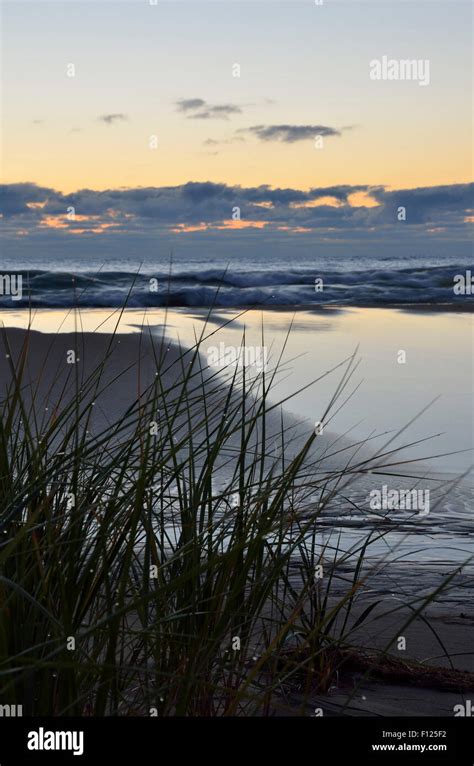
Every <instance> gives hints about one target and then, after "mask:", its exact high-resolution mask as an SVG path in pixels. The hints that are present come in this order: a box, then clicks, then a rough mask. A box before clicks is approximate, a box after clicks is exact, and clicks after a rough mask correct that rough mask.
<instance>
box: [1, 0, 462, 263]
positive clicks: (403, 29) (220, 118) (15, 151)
mask: <svg viewBox="0 0 474 766" xmlns="http://www.w3.org/2000/svg"><path fill="white" fill-rule="evenodd" d="M471 13H472V10H471V5H470V3H469V2H464V0H451V1H450V2H449V1H448V2H446V1H443V2H438V1H437V0H421V1H417V2H411V1H410V0H396V1H395V2H392V1H391V0H372V1H370V2H358V1H356V0H350V1H349V2H344V1H343V0H324V2H323V3H322V5H318V4H317V3H316V2H313V0H291V2H274V1H273V0H263V1H262V2H258V1H256V0H252V2H250V1H249V0H247V1H242V2H233V1H231V0H219V2H215V1H214V2H201V0H194V1H193V2H186V1H185V0H172V1H171V0H157V2H156V4H155V3H154V0H135V1H134V2H126V1H125V0H123V1H122V0H94V2H77V1H76V0H61V1H60V0H54V1H53V2H47V3H45V2H42V0H34V2H33V1H29V2H21V0H4V2H3V3H2V43H3V46H2V47H3V57H2V78H1V83H2V107H3V109H2V112H3V115H4V117H3V120H2V181H3V184H4V186H3V192H2V200H3V201H2V210H3V222H4V224H5V225H4V232H5V234H4V236H5V240H4V241H5V243H6V247H7V249H9V252H15V253H19V254H21V253H22V252H23V251H24V252H26V251H28V252H30V253H31V252H32V251H33V249H34V247H36V246H38V247H39V246H41V247H46V246H47V243H48V238H47V236H46V235H48V236H49V237H51V238H54V237H56V241H60V242H61V243H62V242H68V241H70V240H71V239H72V238H76V239H77V238H78V236H79V238H80V239H82V243H83V244H84V246H86V245H87V246H88V247H90V246H91V243H95V245H94V246H96V247H98V248H99V249H100V247H101V246H102V245H101V243H102V244H105V243H106V242H107V247H108V248H110V246H111V241H112V240H113V241H114V243H115V246H116V247H117V248H120V246H121V244H124V243H125V241H128V242H129V241H130V237H132V238H133V237H139V235H140V234H143V232H144V231H146V232H148V233H150V232H155V233H156V235H157V237H158V238H160V237H163V236H166V242H167V243H168V242H169V241H170V240H176V241H177V243H179V242H183V241H185V240H186V238H187V237H188V239H189V237H191V236H192V238H193V242H198V243H199V235H200V233H202V242H203V243H204V242H206V247H207V246H209V233H210V232H212V233H214V234H215V235H216V236H215V238H214V239H213V243H214V244H213V246H214V247H215V248H217V249H218V248H219V247H222V246H223V244H224V242H225V239H224V237H225V234H226V233H227V232H228V231H231V232H232V235H233V236H234V237H235V236H236V235H238V234H239V233H242V235H245V236H246V240H245V241H246V242H249V241H250V242H251V243H253V245H252V246H254V247H255V249H256V250H257V249H258V248H259V247H260V245H261V243H262V242H263V241H264V240H265V241H266V242H267V245H266V246H269V245H268V238H267V239H265V237H266V235H267V234H268V233H269V232H271V233H272V235H275V234H277V233H278V232H280V233H281V236H282V238H284V240H285V242H288V243H291V241H292V238H294V241H295V242H296V241H297V240H298V238H300V239H301V238H303V239H305V240H308V238H309V239H310V240H311V242H313V241H314V242H319V243H320V244H321V243H323V242H324V241H326V240H327V241H328V243H332V244H333V245H334V243H335V242H336V241H337V240H338V237H339V239H340V238H341V237H342V242H343V245H342V246H346V243H347V242H350V241H351V239H350V238H351V237H353V239H354V240H356V239H357V241H358V242H363V241H364V238H365V240H366V241H367V246H368V247H370V242H371V241H373V239H374V238H373V235H372V233H373V232H374V230H375V231H376V232H377V234H378V235H380V236H378V237H377V247H379V246H380V241H382V242H383V241H384V240H386V241H388V239H389V238H390V237H392V238H393V232H394V231H399V230H400V223H401V222H403V224H406V227H407V228H410V227H411V232H412V234H413V237H414V238H415V239H414V241H415V240H416V241H418V242H419V241H420V237H423V236H426V237H428V238H429V239H430V240H431V242H434V241H436V242H437V243H439V245H440V247H445V246H446V242H450V243H451V246H452V247H453V248H455V249H456V251H459V254H460V256H462V255H465V254H466V252H468V248H469V233H468V229H469V223H468V222H469V219H471V218H472V188H471V187H470V186H468V185H467V184H469V182H470V180H471V177H472V134H471V109H472V97H471V90H472V87H471V86H472V83H471V79H470V78H471V58H470V56H471V54H470V48H471V42H472V41H471V35H472V32H471ZM384 56H386V57H387V59H394V60H395V61H400V60H405V59H409V60H414V61H416V62H418V61H420V62H426V61H428V62H429V64H428V66H429V77H428V79H427V78H426V77H425V78H424V79H425V82H422V79H423V78H422V77H421V69H420V70H419V72H418V75H419V76H418V78H417V79H416V78H415V79H411V80H406V79H405V80H402V79H392V80H387V79H379V80H375V79H372V78H371V76H370V72H371V66H372V65H371V62H373V61H374V60H376V61H382V59H383V57H384ZM420 66H421V65H420ZM425 69H426V66H425ZM425 74H426V72H425ZM400 205H402V206H404V207H406V214H405V215H406V217H405V218H404V219H402V221H400V217H399V216H400V213H399V207H400ZM71 208H72V212H71ZM264 235H265V236H264ZM289 235H291V236H289ZM406 236H407V235H406V232H404V233H403V235H402V237H401V240H402V241H403V242H404V243H405V242H406ZM249 237H250V240H249ZM252 237H253V239H252ZM28 238H29V243H27V242H26V240H27V239H28ZM40 241H41V243H42V244H41V245H40V244H39V243H40ZM51 241H52V240H51ZM163 241H164V240H163ZM236 241H238V237H237V240H236ZM136 242H138V240H136ZM32 243H33V244H32ZM77 247H78V244H77V243H76V244H75V245H74V248H75V249H77Z"/></svg>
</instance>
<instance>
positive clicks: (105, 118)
mask: <svg viewBox="0 0 474 766" xmlns="http://www.w3.org/2000/svg"><path fill="white" fill-rule="evenodd" d="M97 119H98V120H99V121H100V122H105V124H106V125H113V124H114V123H115V122H124V121H125V120H128V117H127V115H126V114H123V113H122V112H117V113H116V114H101V115H100V116H99V117H98V118H97Z"/></svg>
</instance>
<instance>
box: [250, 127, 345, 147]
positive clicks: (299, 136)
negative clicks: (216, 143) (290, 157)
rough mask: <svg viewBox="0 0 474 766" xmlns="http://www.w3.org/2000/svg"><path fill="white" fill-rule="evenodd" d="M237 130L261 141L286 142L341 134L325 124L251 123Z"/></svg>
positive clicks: (292, 142)
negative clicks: (250, 125)
mask: <svg viewBox="0 0 474 766" xmlns="http://www.w3.org/2000/svg"><path fill="white" fill-rule="evenodd" d="M239 132H240V133H251V134H252V135H254V136H256V137H257V138H259V139H260V140H261V141H284V142H285V143H287V144H294V143H295V142H296V141H305V140H307V139H309V138H310V139H314V138H315V137H316V136H340V135H341V131H340V130H337V129H336V128H330V127H328V126H327V125H253V126H252V127H250V128H243V129H242V130H240V131H239Z"/></svg>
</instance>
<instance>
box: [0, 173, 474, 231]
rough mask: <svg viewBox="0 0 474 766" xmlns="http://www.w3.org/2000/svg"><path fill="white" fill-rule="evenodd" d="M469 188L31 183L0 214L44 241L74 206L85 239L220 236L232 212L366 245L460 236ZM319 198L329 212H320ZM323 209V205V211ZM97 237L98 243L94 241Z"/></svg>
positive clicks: (3, 196) (10, 187) (9, 190)
mask: <svg viewBox="0 0 474 766" xmlns="http://www.w3.org/2000/svg"><path fill="white" fill-rule="evenodd" d="M473 188H474V185H473V184H455V185H451V186H436V187H428V188H416V189H397V190H395V191H390V190H388V189H386V188H385V187H383V186H367V185H338V186H322V187H314V188H312V189H309V190H302V189H293V188H272V187H270V186H267V185H261V186H255V187H242V186H228V185H227V184H223V183H213V182H211V181H207V182H202V183H200V182H199V183H198V182H189V183H186V184H182V185H180V186H162V187H145V188H136V189H107V190H105V191H94V190H91V189H80V190H79V191H77V192H74V193H71V194H62V193H61V192H57V191H55V190H54V189H50V188H46V187H40V186H37V185H36V184H32V183H24V184H6V185H4V186H2V187H0V209H1V212H2V214H3V217H4V223H5V224H6V226H7V228H9V227H10V223H9V222H11V229H9V230H10V231H11V232H13V234H12V236H13V235H14V232H15V231H16V229H17V228H19V227H21V228H23V229H27V230H28V231H31V232H41V233H44V232H45V231H46V228H45V226H44V223H45V222H47V219H48V218H49V217H51V216H57V217H59V218H60V219H61V218H62V217H65V216H66V212H67V208H68V207H69V206H73V207H74V208H75V210H76V213H77V214H78V219H77V220H76V221H75V222H69V223H68V224H67V225H68V226H69V227H70V228H76V229H79V230H81V229H82V230H84V231H87V229H88V228H89V229H90V228H91V223H90V222H89V221H88V220H87V219H88V218H89V217H90V218H91V219H92V220H93V222H94V223H93V227H94V228H96V227H99V228H100V226H102V225H103V226H104V227H107V226H108V227H109V228H110V233H112V234H113V233H114V232H117V233H123V234H129V235H136V236H141V235H142V234H144V233H145V232H148V233H151V232H152V231H156V232H160V231H162V232H166V231H173V230H174V229H176V227H182V226H184V227H186V226H201V225H203V224H204V225H205V226H207V227H209V228H210V229H212V228H214V229H216V230H217V229H220V227H222V226H223V224H224V222H225V221H229V220H230V219H231V216H232V210H233V208H234V207H235V206H238V207H240V209H241V216H242V220H243V221H244V222H245V221H246V220H247V221H255V222H261V223H264V224H265V231H267V232H270V231H272V230H273V231H274V232H277V231H282V230H285V231H288V232H291V231H300V232H301V231H308V232H311V231H313V232H318V233H323V232H329V233H331V236H332V233H333V232H336V233H337V234H338V235H339V234H342V233H343V232H344V231H346V232H353V233H354V232H358V233H359V234H360V236H362V235H363V234H364V232H365V236H366V237H370V238H374V237H376V236H385V237H386V238H388V237H389V236H391V237H392V238H393V236H394V231H396V236H397V237H399V236H404V234H403V231H404V230H406V229H412V230H413V231H414V232H419V234H420V236H421V235H422V234H424V235H426V231H427V230H428V229H432V228H433V227H443V229H444V230H445V231H446V232H447V234H446V236H448V235H449V232H453V231H454V230H457V229H460V228H461V227H464V229H465V228H466V225H465V224H464V218H465V217H466V216H467V215H469V211H470V210H471V209H472V207H473V194H472V192H473ZM357 192H363V193H365V195H366V196H367V197H368V198H369V199H370V200H372V203H375V204H373V205H372V206H371V207H367V206H357V205H355V204H351V203H350V199H351V195H353V194H355V193H357ZM326 198H328V199H329V200H333V202H334V204H327V202H326ZM322 203H323V204H322ZM400 206H403V207H405V208H406V221H404V222H403V223H400V221H399V220H398V218H397V211H398V208H399V207H400ZM48 234H49V236H51V237H54V236H65V231H64V230H63V229H55V230H49V231H48ZM100 236H102V235H100Z"/></svg>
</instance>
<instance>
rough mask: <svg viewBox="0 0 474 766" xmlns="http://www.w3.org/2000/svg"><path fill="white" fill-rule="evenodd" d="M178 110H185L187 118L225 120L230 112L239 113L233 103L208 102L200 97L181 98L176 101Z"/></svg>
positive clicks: (239, 110) (240, 110) (238, 108)
mask: <svg viewBox="0 0 474 766" xmlns="http://www.w3.org/2000/svg"><path fill="white" fill-rule="evenodd" d="M176 106H177V108H178V111H179V112H185V113H186V115H187V117H188V119H189V120H219V119H220V120H227V119H228V118H229V116H230V115H232V114H241V113H242V109H241V108H240V106H236V105H235V104H214V105H213V104H208V103H207V102H206V101H204V100H203V99H202V98H181V99H180V100H179V101H176Z"/></svg>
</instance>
